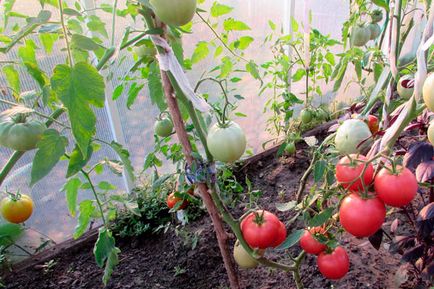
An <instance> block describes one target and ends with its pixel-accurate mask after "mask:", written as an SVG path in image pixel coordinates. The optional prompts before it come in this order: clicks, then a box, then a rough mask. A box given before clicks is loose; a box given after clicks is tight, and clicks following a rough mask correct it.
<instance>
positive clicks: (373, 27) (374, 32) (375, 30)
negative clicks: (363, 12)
mask: <svg viewBox="0 0 434 289" xmlns="http://www.w3.org/2000/svg"><path fill="white" fill-rule="evenodd" d="M368 29H369V31H370V32H371V37H370V38H369V39H371V40H375V39H377V37H378V36H380V33H381V27H380V25H378V24H377V23H371V24H369V25H368Z"/></svg>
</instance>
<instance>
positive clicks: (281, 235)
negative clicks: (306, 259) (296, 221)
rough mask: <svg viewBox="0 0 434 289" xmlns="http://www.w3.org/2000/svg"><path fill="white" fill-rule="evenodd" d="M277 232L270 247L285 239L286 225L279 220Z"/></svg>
mask: <svg viewBox="0 0 434 289" xmlns="http://www.w3.org/2000/svg"><path fill="white" fill-rule="evenodd" d="M279 226H280V227H279V232H278V234H277V238H276V241H275V242H274V244H273V246H272V247H277V246H279V245H280V244H282V243H283V242H284V241H285V240H286V227H285V224H284V223H283V222H281V221H279Z"/></svg>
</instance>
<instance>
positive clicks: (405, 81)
mask: <svg viewBox="0 0 434 289" xmlns="http://www.w3.org/2000/svg"><path fill="white" fill-rule="evenodd" d="M396 90H397V91H398V94H399V96H400V97H402V98H404V99H409V98H410V97H411V96H412V95H413V92H414V78H413V76H411V75H404V76H403V77H401V78H400V79H399V81H398V85H397V86H396Z"/></svg>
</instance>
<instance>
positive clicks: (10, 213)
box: [0, 194, 33, 224]
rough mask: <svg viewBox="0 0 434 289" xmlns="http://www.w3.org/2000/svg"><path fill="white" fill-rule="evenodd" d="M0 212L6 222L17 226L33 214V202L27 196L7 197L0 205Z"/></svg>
mask: <svg viewBox="0 0 434 289" xmlns="http://www.w3.org/2000/svg"><path fill="white" fill-rule="evenodd" d="M0 211H1V214H2V216H3V218H5V219H6V220H7V221H8V222H11V223H14V224H19V223H22V222H24V221H26V220H27V219H28V218H30V216H31V215H32V213H33V201H32V199H31V198H30V197H29V196H28V195H22V194H18V195H17V196H13V197H12V196H7V197H5V198H3V200H2V201H1V203H0Z"/></svg>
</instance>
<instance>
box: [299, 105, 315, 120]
mask: <svg viewBox="0 0 434 289" xmlns="http://www.w3.org/2000/svg"><path fill="white" fill-rule="evenodd" d="M300 116H301V121H302V122H303V123H310V122H311V121H312V117H313V114H312V111H311V110H310V109H307V108H305V109H303V110H302V111H301V113H300Z"/></svg>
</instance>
